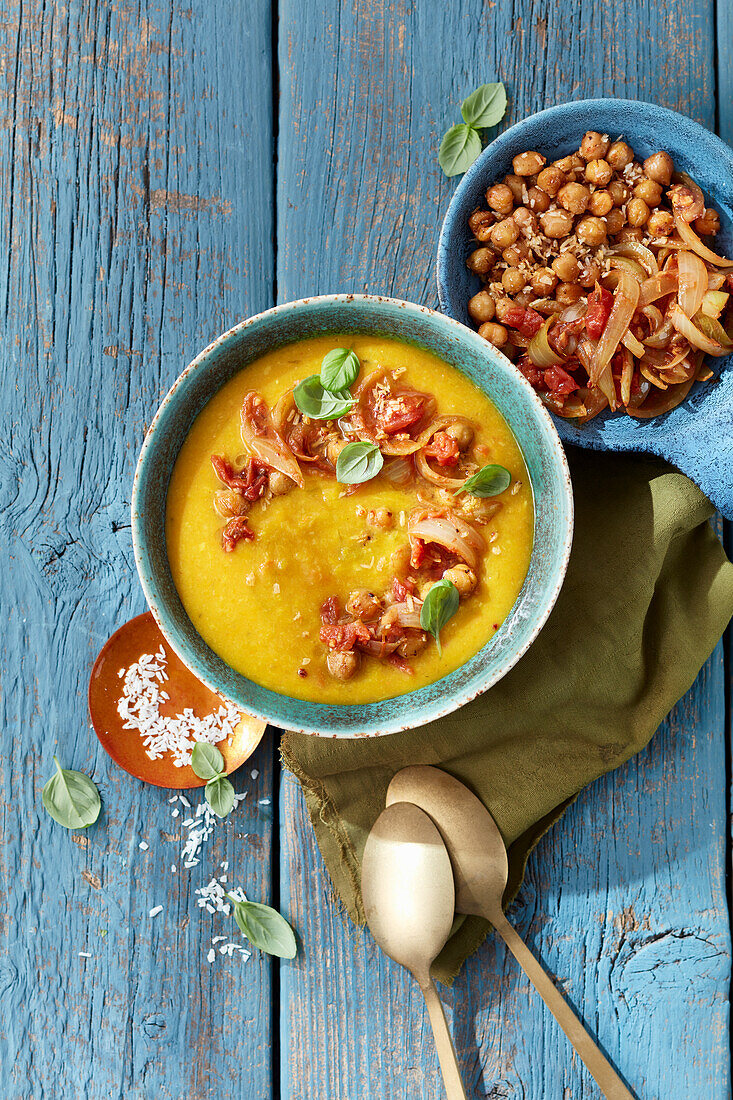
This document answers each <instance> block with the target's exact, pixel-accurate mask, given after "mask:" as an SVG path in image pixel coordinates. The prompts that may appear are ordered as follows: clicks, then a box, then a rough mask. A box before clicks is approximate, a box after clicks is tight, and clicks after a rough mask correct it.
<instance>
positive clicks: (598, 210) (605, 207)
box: [588, 191, 613, 218]
mask: <svg viewBox="0 0 733 1100" xmlns="http://www.w3.org/2000/svg"><path fill="white" fill-rule="evenodd" d="M588 209H589V211H590V212H591V214H595V216H596V217H597V218H602V217H603V216H604V214H608V213H609V212H610V211H611V210H612V209H613V199H612V198H611V195H610V194H609V192H608V191H594V192H593V194H592V195H591V197H590V202H589V203H588Z"/></svg>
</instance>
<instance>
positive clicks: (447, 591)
mask: <svg viewBox="0 0 733 1100" xmlns="http://www.w3.org/2000/svg"><path fill="white" fill-rule="evenodd" d="M459 603H460V597H459V595H458V589H457V588H456V586H455V585H454V583H453V581H448V580H445V578H444V579H443V580H442V581H438V582H437V584H434V585H433V587H432V588H431V589H430V591H429V592H428V594H427V596H426V597H425V601H424V603H423V605H422V608H421V609H420V626H421V627H422V628H423V630H427V632H428V633H429V634H432V635H433V637H434V638H435V644H436V645H437V647H438V653H440V655H441V656H442V655H443V649H442V646H441V644H440V632H441V630H442V629H443V627H444V626H445V624H446V623H447V622H448V620H449V619H452V618H453V616H454V615H455V613H456V611H457V610H458V604H459Z"/></svg>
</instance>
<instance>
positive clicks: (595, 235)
mask: <svg viewBox="0 0 733 1100" xmlns="http://www.w3.org/2000/svg"><path fill="white" fill-rule="evenodd" d="M575 233H576V235H577V237H578V240H581V241H582V242H583V244H587V245H590V246H591V247H592V248H594V247H595V246H596V245H599V244H603V242H604V241H605V239H606V223H605V222H604V221H603V218H594V217H593V215H592V214H589V215H588V217H587V218H581V219H580V221H579V222H578V224H577V225H576V227H575Z"/></svg>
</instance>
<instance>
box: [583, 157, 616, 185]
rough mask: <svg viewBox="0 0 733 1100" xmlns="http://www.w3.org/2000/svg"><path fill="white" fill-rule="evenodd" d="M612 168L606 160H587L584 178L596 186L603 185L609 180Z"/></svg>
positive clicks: (611, 175)
mask: <svg viewBox="0 0 733 1100" xmlns="http://www.w3.org/2000/svg"><path fill="white" fill-rule="evenodd" d="M612 177H613V168H612V167H611V165H610V164H609V163H608V161H607V160H589V161H588V164H587V165H586V169H585V178H586V179H587V181H588V183H594V184H595V185H596V187H605V186H606V184H607V183H610V182H611V178H612Z"/></svg>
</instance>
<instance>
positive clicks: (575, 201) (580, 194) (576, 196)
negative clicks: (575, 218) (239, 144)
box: [548, 183, 590, 236]
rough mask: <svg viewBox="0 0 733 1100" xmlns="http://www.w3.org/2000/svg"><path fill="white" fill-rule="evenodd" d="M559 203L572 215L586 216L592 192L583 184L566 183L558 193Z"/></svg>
mask: <svg viewBox="0 0 733 1100" xmlns="http://www.w3.org/2000/svg"><path fill="white" fill-rule="evenodd" d="M557 201H558V202H559V203H560V205H561V206H564V207H565V209H566V210H569V211H570V213H571V214H584V213H585V211H586V210H587V209H588V203H589V202H590V191H589V190H588V188H587V187H585V186H584V185H583V184H582V183H566V184H565V186H564V187H561V188H560V190H559V191H558V193H557ZM548 236H549V234H548Z"/></svg>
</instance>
